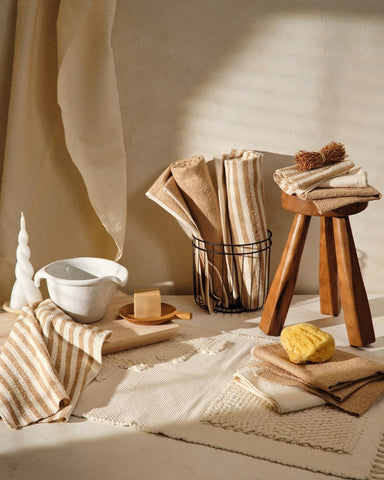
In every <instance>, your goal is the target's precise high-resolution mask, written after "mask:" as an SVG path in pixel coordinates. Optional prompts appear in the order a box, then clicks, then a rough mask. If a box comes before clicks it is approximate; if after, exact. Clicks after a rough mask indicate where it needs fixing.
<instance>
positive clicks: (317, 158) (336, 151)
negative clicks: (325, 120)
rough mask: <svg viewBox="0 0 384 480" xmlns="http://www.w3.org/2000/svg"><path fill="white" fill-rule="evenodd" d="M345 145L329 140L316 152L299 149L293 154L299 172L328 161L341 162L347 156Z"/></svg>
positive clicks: (328, 162)
mask: <svg viewBox="0 0 384 480" xmlns="http://www.w3.org/2000/svg"><path fill="white" fill-rule="evenodd" d="M347 156H348V155H347V154H346V153H345V147H344V145H342V144H341V143H337V142H331V143H328V145H325V147H323V148H322V149H321V150H319V151H318V152H307V151H305V150H299V151H298V152H297V153H296V155H295V161H296V167H297V170H299V172H307V171H308V170H312V169H314V168H319V167H324V166H325V165H329V164H330V163H335V162H341V161H342V160H345V159H346V158H347Z"/></svg>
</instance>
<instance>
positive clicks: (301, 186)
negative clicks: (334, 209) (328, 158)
mask: <svg viewBox="0 0 384 480" xmlns="http://www.w3.org/2000/svg"><path fill="white" fill-rule="evenodd" d="M354 166H355V164H354V163H353V162H351V160H344V161H342V162H337V163H333V164H332V165H327V166H325V167H320V168H315V169H313V170H309V171H307V172H299V171H298V170H297V168H296V166H289V167H284V168H279V169H277V170H276V171H275V173H274V174H273V179H274V180H275V182H276V183H277V184H278V185H279V187H280V188H281V190H283V192H285V193H287V194H288V195H293V194H296V195H302V194H304V193H307V192H310V191H311V190H313V189H314V188H316V187H317V186H318V185H320V184H321V183H322V182H324V181H325V180H329V179H330V178H333V177H338V176H340V175H345V174H346V173H347V172H349V171H350V170H351V169H352V168H353V167H354Z"/></svg>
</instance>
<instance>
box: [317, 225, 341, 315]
mask: <svg viewBox="0 0 384 480" xmlns="http://www.w3.org/2000/svg"><path fill="white" fill-rule="evenodd" d="M319 294H320V312H321V313H323V314H325V315H338V314H339V313H340V308H341V303H340V296H339V288H338V283H337V263H336V252H335V240H334V236H333V224H332V218H331V217H321V218H320V260H319Z"/></svg>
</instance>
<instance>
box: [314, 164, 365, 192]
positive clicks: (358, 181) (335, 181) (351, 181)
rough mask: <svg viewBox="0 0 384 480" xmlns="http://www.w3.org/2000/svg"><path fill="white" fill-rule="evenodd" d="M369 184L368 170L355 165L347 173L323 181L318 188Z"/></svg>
mask: <svg viewBox="0 0 384 480" xmlns="http://www.w3.org/2000/svg"><path fill="white" fill-rule="evenodd" d="M367 185H368V181H367V172H366V171H365V170H364V169H363V168H362V167H354V168H352V169H351V170H350V171H349V172H347V173H346V175H340V176H339V177H332V178H330V179H328V180H325V181H324V182H321V183H320V185H319V186H318V188H336V187H344V188H348V187H356V188H357V187H366V186H367Z"/></svg>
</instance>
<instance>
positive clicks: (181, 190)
mask: <svg viewBox="0 0 384 480" xmlns="http://www.w3.org/2000/svg"><path fill="white" fill-rule="evenodd" d="M146 196H147V197H148V198H150V199H151V200H153V201H155V202H156V203H158V204H159V205H160V206H161V207H163V208H164V209H165V210H166V211H167V212H168V213H170V214H171V215H173V216H174V217H175V218H176V219H177V220H178V221H179V223H180V224H181V225H182V227H183V228H184V230H185V231H186V232H187V233H188V234H189V235H190V236H192V235H194V236H195V237H197V238H198V239H201V240H202V241H203V243H202V245H203V246H205V243H204V242H212V243H214V244H218V245H219V246H218V247H215V252H216V253H210V250H212V249H211V248H210V247H209V245H208V244H207V248H203V250H208V253H206V252H204V251H203V250H198V249H196V251H195V258H194V261H195V262H196V265H197V268H196V271H197V272H198V275H199V279H198V282H199V284H200V285H201V288H200V291H201V292H202V293H203V294H204V303H205V304H206V306H207V307H208V310H209V311H210V312H212V311H213V310H214V307H215V305H217V304H220V305H223V306H224V307H227V306H228V294H227V291H228V285H227V275H226V266H225V261H223V255H222V254H221V253H222V251H223V247H222V244H223V235H222V230H221V224H220V206H219V199H218V195H217V193H216V189H215V187H214V185H213V181H212V178H211V175H210V172H209V169H208V166H207V163H206V161H205V159H204V157H202V156H201V155H196V156H193V157H191V158H187V159H184V160H178V161H176V162H173V163H172V164H171V165H170V166H169V167H168V168H167V169H166V170H165V171H164V172H163V173H162V174H161V175H160V177H159V178H158V179H157V180H156V181H155V183H154V184H153V185H152V186H151V188H150V189H149V190H148V191H147V192H146ZM200 243H201V242H199V244H200Z"/></svg>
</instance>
